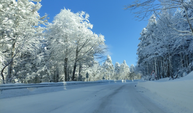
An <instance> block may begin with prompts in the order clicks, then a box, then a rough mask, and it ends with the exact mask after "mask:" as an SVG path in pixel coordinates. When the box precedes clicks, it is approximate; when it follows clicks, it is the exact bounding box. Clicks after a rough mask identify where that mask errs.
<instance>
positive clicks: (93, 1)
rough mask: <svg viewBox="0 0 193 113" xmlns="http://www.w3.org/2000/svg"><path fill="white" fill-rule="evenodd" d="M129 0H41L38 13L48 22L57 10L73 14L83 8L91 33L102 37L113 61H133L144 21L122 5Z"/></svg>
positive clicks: (129, 0)
mask: <svg viewBox="0 0 193 113" xmlns="http://www.w3.org/2000/svg"><path fill="white" fill-rule="evenodd" d="M132 1H133V0H42V2H41V4H42V8H41V9H40V11H39V13H40V15H44V14H45V13H47V14H48V17H49V18H50V19H49V22H52V20H53V18H54V17H55V16H56V15H57V14H58V13H60V10H61V9H64V7H65V8H66V9H71V11H72V12H74V13H76V12H79V11H85V12H86V13H88V14H89V15H90V18H89V20H90V23H91V24H93V32H95V33H96V34H102V35H104V36H105V40H106V41H105V43H106V45H107V46H108V47H109V54H110V56H111V58H112V61H113V64H115V62H119V63H122V62H123V60H126V62H127V64H128V65H129V66H130V65H131V64H134V65H135V64H136V62H137V55H136V52H137V45H138V43H139V40H138V38H139V37H140V32H141V31H142V29H143V28H144V27H146V25H147V23H148V21H137V20H136V19H135V18H134V15H133V14H131V13H130V11H129V10H124V6H125V5H127V4H129V3H132Z"/></svg>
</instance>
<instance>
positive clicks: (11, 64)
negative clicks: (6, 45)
mask: <svg viewBox="0 0 193 113" xmlns="http://www.w3.org/2000/svg"><path fill="white" fill-rule="evenodd" d="M14 51H15V43H13V45H12V50H11V58H13V56H14ZM12 69H13V61H12V62H10V64H9V66H8V75H7V78H6V79H7V80H6V81H7V83H9V82H11V78H12Z"/></svg>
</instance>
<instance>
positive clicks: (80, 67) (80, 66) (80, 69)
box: [78, 63, 82, 81]
mask: <svg viewBox="0 0 193 113" xmlns="http://www.w3.org/2000/svg"><path fill="white" fill-rule="evenodd" d="M81 71H82V65H81V63H79V73H78V74H79V75H78V81H82V79H81V80H80V79H79V78H82V77H81V74H80V73H81Z"/></svg>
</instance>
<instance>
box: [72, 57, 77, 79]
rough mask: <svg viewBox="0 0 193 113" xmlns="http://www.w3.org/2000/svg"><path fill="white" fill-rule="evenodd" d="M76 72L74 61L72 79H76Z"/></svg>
mask: <svg viewBox="0 0 193 113" xmlns="http://www.w3.org/2000/svg"><path fill="white" fill-rule="evenodd" d="M75 72H76V61H75V63H74V68H73V73H72V81H74V77H75Z"/></svg>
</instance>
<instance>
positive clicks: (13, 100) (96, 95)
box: [0, 82, 167, 113]
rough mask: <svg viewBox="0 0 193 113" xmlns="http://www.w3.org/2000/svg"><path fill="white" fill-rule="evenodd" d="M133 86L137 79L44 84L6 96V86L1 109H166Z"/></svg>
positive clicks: (45, 112) (147, 112)
mask: <svg viewBox="0 0 193 113" xmlns="http://www.w3.org/2000/svg"><path fill="white" fill-rule="evenodd" d="M135 86H136V82H129V83H111V84H109V83H103V84H98V85H96V84H95V85H91V84H87V85H72V86H68V87H66V86H57V87H50V88H47V87H44V88H37V89H36V88H35V89H30V90H29V89H28V90H29V92H31V94H32V95H31V94H30V93H25V94H24V95H25V96H22V95H19V96H16V97H14V96H8V97H6V96H5V95H6V92H11V91H13V90H6V91H4V92H1V95H0V96H1V97H2V98H1V99H0V113H167V111H164V110H165V109H163V107H161V106H159V105H157V104H156V103H155V102H154V101H153V100H151V99H149V98H147V97H146V96H145V95H144V94H143V93H144V90H143V89H140V88H138V87H135ZM57 88H58V89H61V90H56V89H57ZM18 90H20V89H14V91H13V92H15V93H17V91H18ZM25 90H27V89H25ZM47 90H49V91H47ZM52 90H53V91H52ZM41 91H42V92H44V93H42V92H41ZM13 92H12V93H13ZM19 92H20V93H22V92H25V91H24V89H22V90H21V91H19ZM33 92H36V93H33ZM37 92H40V93H37ZM45 92H46V93H45Z"/></svg>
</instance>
